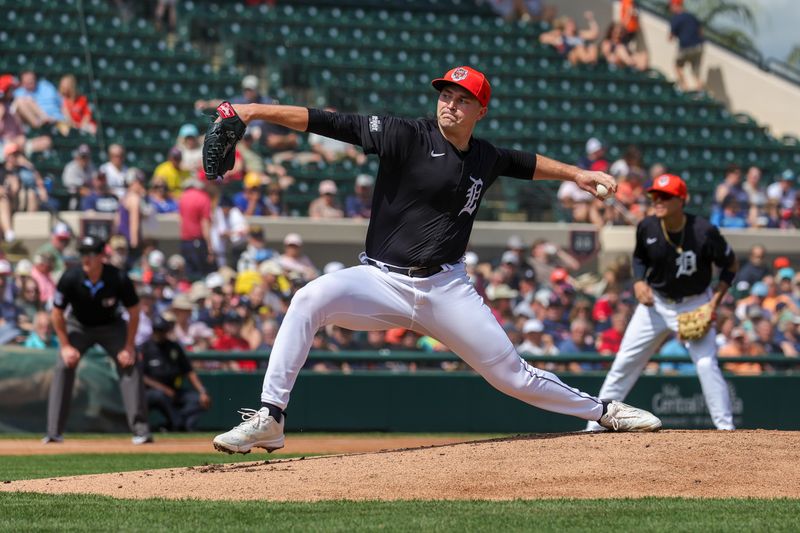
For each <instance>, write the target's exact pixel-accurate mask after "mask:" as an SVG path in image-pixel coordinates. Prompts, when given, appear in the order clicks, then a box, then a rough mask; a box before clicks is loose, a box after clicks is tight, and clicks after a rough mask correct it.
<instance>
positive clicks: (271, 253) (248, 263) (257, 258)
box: [236, 224, 278, 272]
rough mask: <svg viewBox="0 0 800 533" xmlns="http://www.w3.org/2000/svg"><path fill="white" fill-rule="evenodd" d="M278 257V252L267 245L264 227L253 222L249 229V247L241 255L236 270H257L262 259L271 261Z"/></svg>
mask: <svg viewBox="0 0 800 533" xmlns="http://www.w3.org/2000/svg"><path fill="white" fill-rule="evenodd" d="M277 257H278V252H277V251H275V250H273V249H272V248H268V247H267V242H266V238H265V235H264V228H263V227H261V226H257V225H255V224H252V225H250V226H249V227H248V229H247V247H246V248H245V249H244V251H243V252H242V255H241V256H240V257H239V262H238V264H237V267H236V270H237V271H239V272H244V271H246V270H256V268H257V267H258V264H259V263H261V262H262V261H269V260H270V259H275V258H277Z"/></svg>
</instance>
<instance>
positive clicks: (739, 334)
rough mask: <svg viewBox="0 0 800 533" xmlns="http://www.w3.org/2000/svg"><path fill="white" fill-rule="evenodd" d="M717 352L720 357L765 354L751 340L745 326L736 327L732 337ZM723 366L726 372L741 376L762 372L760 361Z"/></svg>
mask: <svg viewBox="0 0 800 533" xmlns="http://www.w3.org/2000/svg"><path fill="white" fill-rule="evenodd" d="M717 354H718V355H719V356H720V357H743V356H745V357H753V356H758V355H764V350H763V349H762V348H761V347H760V346H759V345H757V344H754V343H752V342H751V341H750V337H749V335H748V334H747V332H746V331H745V330H744V329H743V328H734V329H733V331H731V339H730V341H728V342H727V343H726V344H725V345H723V346H722V347H721V348H720V349H719V351H718V352H717ZM722 368H724V369H725V371H726V372H731V373H732V374H737V375H740V376H756V375H758V374H761V364H760V363H724V364H723V365H722Z"/></svg>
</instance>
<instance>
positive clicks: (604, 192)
mask: <svg viewBox="0 0 800 533" xmlns="http://www.w3.org/2000/svg"><path fill="white" fill-rule="evenodd" d="M596 189H597V194H598V195H600V196H601V197H602V198H605V197H606V196H608V187H606V186H605V185H603V184H602V183H598V184H597V186H596Z"/></svg>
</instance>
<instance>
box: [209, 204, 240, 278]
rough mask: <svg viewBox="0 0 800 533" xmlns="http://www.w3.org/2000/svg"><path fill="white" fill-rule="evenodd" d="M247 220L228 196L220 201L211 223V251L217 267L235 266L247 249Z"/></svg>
mask: <svg viewBox="0 0 800 533" xmlns="http://www.w3.org/2000/svg"><path fill="white" fill-rule="evenodd" d="M247 230H248V226H247V220H246V219H245V218H244V215H243V214H242V212H241V211H240V210H239V208H238V207H236V206H235V205H233V201H232V200H231V199H230V197H228V196H222V197H221V198H220V199H219V203H218V205H217V208H216V209H214V216H213V217H212V221H211V249H212V250H214V253H215V254H216V257H217V266H224V265H226V264H227V265H235V264H236V262H237V261H238V260H239V256H240V255H241V253H242V252H243V251H244V249H245V248H246V247H247Z"/></svg>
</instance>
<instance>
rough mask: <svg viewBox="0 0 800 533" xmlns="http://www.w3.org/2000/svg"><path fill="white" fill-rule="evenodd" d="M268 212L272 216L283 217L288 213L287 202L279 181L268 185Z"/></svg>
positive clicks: (266, 200) (266, 199)
mask: <svg viewBox="0 0 800 533" xmlns="http://www.w3.org/2000/svg"><path fill="white" fill-rule="evenodd" d="M264 203H265V204H266V205H267V212H268V213H269V216H271V217H275V218H277V217H281V216H285V215H287V214H288V209H287V207H286V203H285V202H284V201H283V189H281V186H280V185H278V184H277V183H270V185H269V187H267V197H266V198H264Z"/></svg>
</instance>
